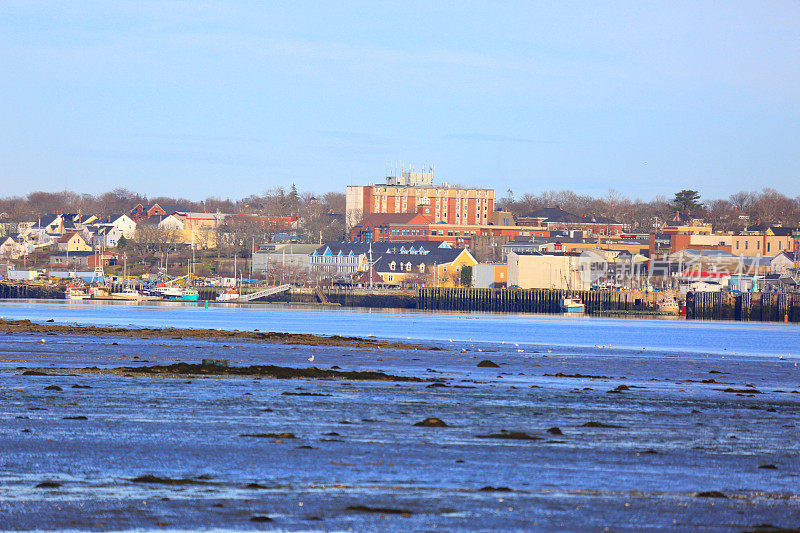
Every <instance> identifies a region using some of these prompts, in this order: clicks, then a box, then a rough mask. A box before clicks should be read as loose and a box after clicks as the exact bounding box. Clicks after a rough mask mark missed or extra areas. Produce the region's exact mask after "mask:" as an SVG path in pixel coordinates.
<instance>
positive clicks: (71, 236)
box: [56, 231, 83, 242]
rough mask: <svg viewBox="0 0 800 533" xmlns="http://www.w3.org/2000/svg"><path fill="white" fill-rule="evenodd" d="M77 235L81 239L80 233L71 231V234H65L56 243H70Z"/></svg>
mask: <svg viewBox="0 0 800 533" xmlns="http://www.w3.org/2000/svg"><path fill="white" fill-rule="evenodd" d="M76 235H77V236H78V237H81V234H80V233H78V232H77V231H71V232H69V233H65V234H64V235H62V236H61V237H59V238H58V239H57V240H56V242H69V241H70V239H72V238H73V237H74V236H76ZM81 239H83V237H81Z"/></svg>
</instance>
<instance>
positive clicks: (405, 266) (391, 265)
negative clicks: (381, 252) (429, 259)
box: [389, 261, 425, 274]
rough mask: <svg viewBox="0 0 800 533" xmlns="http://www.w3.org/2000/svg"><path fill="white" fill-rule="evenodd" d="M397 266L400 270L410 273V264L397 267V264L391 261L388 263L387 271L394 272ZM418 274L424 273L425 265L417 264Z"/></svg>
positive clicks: (401, 264)
mask: <svg viewBox="0 0 800 533" xmlns="http://www.w3.org/2000/svg"><path fill="white" fill-rule="evenodd" d="M398 266H399V269H400V270H405V271H406V272H411V262H408V263H400V264H399V265H398V264H397V263H395V262H394V261H392V262H391V263H389V270H396V269H397V267H398ZM419 272H420V274H422V273H424V272H425V263H420V264H419Z"/></svg>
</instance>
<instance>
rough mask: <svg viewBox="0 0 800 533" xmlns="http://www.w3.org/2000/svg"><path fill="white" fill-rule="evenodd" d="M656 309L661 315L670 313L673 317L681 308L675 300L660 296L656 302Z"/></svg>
mask: <svg viewBox="0 0 800 533" xmlns="http://www.w3.org/2000/svg"><path fill="white" fill-rule="evenodd" d="M656 307H657V308H658V310H659V311H661V312H662V313H670V314H673V315H677V314H678V313H679V312H680V310H681V306H680V304H678V301H677V300H676V299H675V298H672V297H666V296H662V297H661V298H659V299H658V301H656Z"/></svg>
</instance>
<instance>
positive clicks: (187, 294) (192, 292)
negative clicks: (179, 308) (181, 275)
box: [179, 289, 200, 302]
mask: <svg viewBox="0 0 800 533" xmlns="http://www.w3.org/2000/svg"><path fill="white" fill-rule="evenodd" d="M199 299H200V293H199V292H197V289H185V290H184V291H183V295H181V297H180V298H179V300H182V301H184V302H196V301H197V300H199Z"/></svg>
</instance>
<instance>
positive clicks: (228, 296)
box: [217, 289, 241, 302]
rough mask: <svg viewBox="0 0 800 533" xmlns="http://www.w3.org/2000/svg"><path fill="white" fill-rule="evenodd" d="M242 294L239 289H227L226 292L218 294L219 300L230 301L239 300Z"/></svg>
mask: <svg viewBox="0 0 800 533" xmlns="http://www.w3.org/2000/svg"><path fill="white" fill-rule="evenodd" d="M240 296H241V295H240V294H239V290H238V289H227V290H226V291H225V292H223V293H222V294H220V295H219V296H217V301H218V302H230V301H231V300H238V299H239V297H240Z"/></svg>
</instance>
